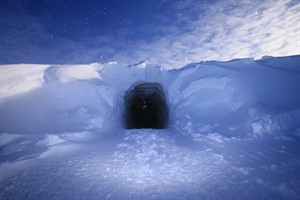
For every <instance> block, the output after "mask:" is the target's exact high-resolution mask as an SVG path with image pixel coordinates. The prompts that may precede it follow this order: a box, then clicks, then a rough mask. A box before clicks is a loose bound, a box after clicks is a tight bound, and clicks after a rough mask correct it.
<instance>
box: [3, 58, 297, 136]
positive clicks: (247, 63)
mask: <svg viewBox="0 0 300 200" xmlns="http://www.w3.org/2000/svg"><path fill="white" fill-rule="evenodd" d="M299 59H300V58H299V56H291V57H283V58H272V57H267V58H263V59H261V60H258V61H255V60H253V59H238V60H232V61H228V62H214V61H210V62H200V63H194V64H189V65H187V66H185V67H183V68H182V69H178V70H164V69H163V68H161V67H159V66H153V65H150V64H148V63H147V62H142V63H139V64H137V65H130V66H128V65H121V64H116V63H107V64H98V63H95V64H90V65H57V66H52V65H50V66H49V65H4V66H1V73H2V76H1V105H0V106H1V111H2V115H1V121H2V125H1V130H0V131H1V132H2V133H3V132H7V133H20V134H42V133H45V132H47V133H58V132H69V131H84V130H97V131H98V132H101V131H102V130H107V129H111V128H124V127H125V126H124V120H123V117H122V116H123V112H124V101H123V99H124V95H125V93H126V91H127V90H128V89H129V88H130V87H132V85H134V84H138V83H147V82H156V83H159V84H160V85H161V86H162V87H163V89H164V92H165V94H166V101H167V104H168V106H169V108H170V121H169V127H171V128H175V129H177V130H183V132H184V133H185V134H187V135H190V136H192V137H198V136H199V134H200V135H201V134H206V133H219V132H222V134H223V135H228V136H239V135H240V136H241V135H247V134H249V133H254V134H261V133H265V132H269V133H287V132H288V133H292V134H293V133H294V132H296V131H297V130H298V128H299V124H300V117H299V115H300V114H299V113H300V110H299V109H300V103H299V102H300V100H299V98H300V97H299V85H300V68H299ZM15 124H18V126H15Z"/></svg>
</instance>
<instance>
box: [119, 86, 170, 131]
mask: <svg viewBox="0 0 300 200" xmlns="http://www.w3.org/2000/svg"><path fill="white" fill-rule="evenodd" d="M123 117H124V122H125V127H126V128H127V129H142V128H151V129H164V128H166V127H167V126H168V119H169V107H168V105H167V102H166V98H165V93H164V90H163V87H162V86H161V85H160V84H159V83H139V84H133V85H132V86H131V87H130V88H129V89H128V90H127V92H126V93H125V96H124V116H123Z"/></svg>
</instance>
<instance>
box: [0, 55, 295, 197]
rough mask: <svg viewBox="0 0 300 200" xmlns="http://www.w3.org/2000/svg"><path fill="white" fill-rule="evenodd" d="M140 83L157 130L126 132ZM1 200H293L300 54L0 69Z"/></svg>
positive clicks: (3, 66)
mask: <svg viewBox="0 0 300 200" xmlns="http://www.w3.org/2000/svg"><path fill="white" fill-rule="evenodd" d="M136 82H158V83H160V84H161V85H162V86H163V87H164V89H165V92H166V94H167V101H168V104H169V107H170V121H169V126H168V128H167V129H164V130H151V129H139V130H137V129H136V130H126V129H124V124H123V119H122V116H123V108H124V104H123V96H124V94H125V92H126V91H127V90H128V89H129V88H130V87H131V86H132V84H134V83H136ZM0 89H1V91H0V95H1V98H0V109H1V116H0V117H1V126H0V153H1V154H0V155H1V157H0V162H1V164H0V199H228V200H229V199H230V200H232V199H300V173H299V171H300V154H299V152H300V56H290V57H281V58H274V57H265V58H262V59H261V60H253V59H238V60H232V61H228V62H217V61H209V62H200V63H193V64H189V65H187V66H185V67H183V68H181V69H177V70H164V69H163V68H161V67H160V66H155V65H151V64H149V63H148V62H141V63H138V64H136V65H124V64H117V63H107V64H98V63H93V64H89V65H24V64H20V65H2V66H0Z"/></svg>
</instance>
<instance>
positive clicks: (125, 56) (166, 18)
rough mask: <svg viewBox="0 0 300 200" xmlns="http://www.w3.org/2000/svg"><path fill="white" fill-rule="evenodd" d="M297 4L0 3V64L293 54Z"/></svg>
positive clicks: (177, 61) (182, 0) (171, 61)
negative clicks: (102, 58) (104, 57)
mask: <svg viewBox="0 0 300 200" xmlns="http://www.w3.org/2000/svg"><path fill="white" fill-rule="evenodd" d="M299 5H300V3H299V2H298V1H295V0H294V1H293V0H291V1H285V2H283V1H275V3H274V1H271V0H265V1H258V0H253V1H250V0H249V1H248V0H245V1H243V2H239V1H237V0H229V1H221V0H214V1H201V0H85V1H83V0H64V1H62V0H14V1H11V0H2V1H0V17H1V22H0V23H1V24H0V25H1V26H0V28H1V30H0V31H1V33H0V51H1V52H0V53H1V54H0V64H9V63H54V64H55V63H91V62H102V61H103V60H101V56H106V57H107V58H108V59H109V60H113V61H117V62H126V63H135V62H139V61H140V60H148V61H150V62H152V63H154V64H162V65H164V66H167V67H169V68H170V67H180V66H182V65H184V64H187V63H189V62H197V61H201V60H212V59H214V60H228V59H233V58H240V57H255V58H258V57H261V56H264V55H274V56H284V55H293V54H299V49H298V47H297V45H296V44H297V39H295V38H297V37H296V35H297V31H298V32H299V27H295V25H294V24H296V23H297V13H298V12H299V11H300V8H299ZM288 36H289V37H288ZM293 36H295V37H294V39H293Z"/></svg>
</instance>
